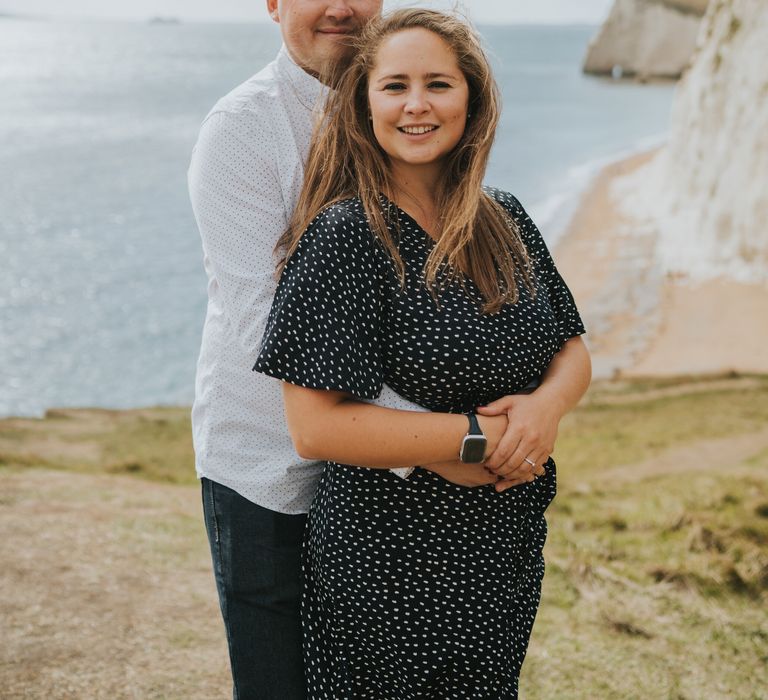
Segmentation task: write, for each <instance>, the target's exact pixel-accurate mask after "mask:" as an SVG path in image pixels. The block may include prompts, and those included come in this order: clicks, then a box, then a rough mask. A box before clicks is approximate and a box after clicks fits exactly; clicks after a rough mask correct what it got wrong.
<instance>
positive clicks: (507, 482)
mask: <svg viewBox="0 0 768 700" xmlns="http://www.w3.org/2000/svg"><path fill="white" fill-rule="evenodd" d="M527 483H528V481H527V480H526V479H502V480H501V481H497V482H496V483H495V484H494V488H495V489H496V493H504V491H507V490H508V489H513V488H515V487H516V486H522V485H523V484H527Z"/></svg>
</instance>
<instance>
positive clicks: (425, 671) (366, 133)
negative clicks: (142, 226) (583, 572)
mask: <svg viewBox="0 0 768 700" xmlns="http://www.w3.org/2000/svg"><path fill="white" fill-rule="evenodd" d="M498 112H499V108H498V99H497V93H496V88H495V85H494V83H493V79H492V77H491V74H490V70H489V66H488V63H487V60H486V58H485V56H484V54H483V52H482V49H481V48H480V45H479V43H478V41H477V38H476V37H475V36H474V34H473V33H472V32H471V30H470V29H469V28H468V27H467V26H466V25H465V24H464V23H462V22H461V21H459V20H457V19H455V18H453V17H451V16H449V15H445V14H442V13H438V12H433V11H429V10H400V11H397V12H394V13H392V14H390V15H389V16H388V17H386V18H384V19H382V20H378V21H376V22H374V23H373V24H372V25H371V26H370V27H369V28H368V29H367V31H366V32H365V33H364V35H363V36H362V37H361V39H360V46H359V54H358V56H357V59H356V60H355V62H354V64H353V66H352V67H351V68H350V69H349V71H348V72H347V73H345V75H344V76H343V77H342V78H341V81H340V82H339V84H338V89H337V91H336V92H335V93H334V94H333V95H332V96H331V97H330V100H329V104H328V107H327V111H326V117H327V118H326V120H325V121H324V123H323V124H322V125H321V126H320V127H319V128H318V133H317V134H316V137H315V141H314V145H313V149H312V152H311V155H310V158H309V162H308V164H307V170H306V179H305V189H304V194H303V196H302V199H301V201H300V203H299V206H298V209H297V212H296V215H295V217H294V220H293V222H292V224H291V227H290V229H289V231H288V232H287V233H286V235H285V236H284V238H283V240H282V244H283V246H284V250H285V252H286V262H285V263H284V268H283V270H282V277H281V280H280V284H279V288H278V291H277V294H276V296H275V302H274V305H273V308H272V313H271V315H270V319H269V322H268V325H267V331H266V334H265V337H264V343H263V347H262V351H261V354H260V356H259V358H258V361H257V363H256V367H255V369H257V370H258V371H261V372H264V373H266V374H269V375H271V376H274V377H278V378H280V379H282V380H284V382H285V383H284V385H283V386H284V394H285V404H286V417H287V420H288V426H289V429H290V431H291V435H292V437H293V440H294V443H295V445H296V447H297V449H298V451H299V453H300V454H302V455H303V456H305V457H309V458H314V459H323V460H327V464H326V468H325V470H324V473H323V477H322V479H321V482H320V485H319V487H318V491H317V495H316V497H315V500H314V503H313V506H312V509H311V511H310V515H309V521H308V530H307V535H306V539H305V557H304V575H305V594H304V600H303V610H302V615H303V624H304V630H305V661H306V670H307V681H308V686H309V697H310V698H330V699H333V700H339V699H342V698H377V699H378V700H404V699H406V698H435V699H438V698H439V699H441V700H442V699H444V698H451V697H457V698H458V697H465V698H473V699H475V700H477V699H480V698H485V699H487V700H491V699H492V700H501V699H508V698H516V697H517V686H518V676H519V672H520V667H521V664H522V662H523V658H524V656H525V652H526V648H527V644H528V639H529V637H530V632H531V628H532V625H533V620H534V617H535V614H536V609H537V607H538V602H539V594H540V586H541V579H542V576H543V559H542V547H543V544H544V539H545V536H546V523H545V520H544V511H545V509H546V508H547V506H548V504H549V502H550V501H551V499H552V498H553V496H554V493H555V465H554V462H553V461H552V460H551V458H550V457H549V452H550V451H551V449H552V446H551V444H548V442H547V440H531V439H529V438H528V437H526V438H525V439H520V440H519V442H517V443H516V444H514V445H512V446H511V449H506V450H505V449H502V447H501V446H500V444H499V443H500V441H501V440H502V435H503V434H504V430H505V428H506V418H505V416H504V415H492V414H499V413H502V414H503V413H505V411H504V410H501V409H506V413H507V415H508V416H509V421H510V423H511V422H512V421H513V420H514V421H522V422H525V418H522V419H521V418H519V416H518V413H520V412H523V413H525V410H524V409H525V408H526V406H527V407H530V408H531V410H532V412H533V413H536V415H539V416H541V415H544V414H547V412H549V413H548V414H547V415H556V416H557V418H556V419H554V420H553V421H552V423H553V424H554V428H552V429H550V428H547V429H542V432H543V433H547V434H548V435H549V437H550V438H551V440H550V442H551V441H553V440H554V434H553V433H554V432H555V431H556V424H557V421H558V420H559V418H560V417H561V416H562V414H563V413H565V411H566V410H568V409H570V408H571V407H572V406H573V405H575V403H576V402H577V401H578V399H579V398H580V396H581V395H582V394H583V392H584V391H585V390H586V386H587V384H588V381H589V360H588V356H587V354H586V351H585V349H584V346H583V343H582V342H581V339H580V338H579V337H578V336H579V335H580V334H581V333H583V326H582V323H581V320H580V318H579V315H578V312H577V310H576V308H575V306H574V304H573V299H572V297H571V295H570V293H569V291H568V289H567V287H566V286H565V284H564V283H563V281H562V279H561V278H560V276H559V275H558V273H557V271H556V269H555V267H554V264H553V262H552V259H551V257H550V255H549V253H548V251H547V249H546V246H545V244H544V242H543V240H542V238H541V236H540V234H539V233H538V231H537V229H536V227H535V226H534V225H533V223H532V222H531V220H530V219H529V218H528V217H527V215H526V214H525V212H524V211H523V209H522V208H521V207H520V205H519V203H518V202H517V200H516V199H515V198H514V197H512V196H511V195H509V194H506V193H503V192H499V191H495V190H483V189H482V179H483V175H484V173H485V167H486V163H487V160H488V155H489V152H490V148H491V144H492V141H493V136H494V131H495V128H496V123H497V121H498ZM542 373H544V379H545V381H544V382H543V383H542V386H541V387H540V388H539V389H538V390H537V391H536V392H534V394H533V395H532V396H531V397H513V398H512V399H510V400H509V401H508V402H507V404H505V405H504V406H502V407H499V405H498V404H496V405H492V407H491V409H490V410H486V411H485V413H486V415H485V416H481V418H480V427H481V428H482V429H483V430H484V431H485V433H486V440H487V448H486V450H485V458H486V459H485V464H486V465H487V466H488V467H489V469H491V471H493V473H494V479H496V478H499V479H504V480H505V481H504V482H503V485H502V486H498V487H497V488H494V487H493V486H479V487H477V488H465V487H463V486H460V485H458V484H457V483H452V482H451V481H448V480H446V479H443V478H441V477H440V476H439V475H438V473H436V472H439V473H443V474H444V475H447V476H448V478H452V477H451V475H454V476H455V477H456V478H455V479H454V480H455V481H458V482H461V478H460V474H461V471H460V470H461V469H462V467H464V466H466V467H467V468H468V469H469V466H468V465H461V464H458V463H456V455H457V454H459V453H460V452H461V456H462V459H463V461H464V462H468V463H471V462H476V461H478V460H483V458H484V455H483V449H482V448H483V438H482V437H481V436H479V435H469V437H468V439H466V440H465V436H467V434H468V433H473V432H475V426H474V423H473V420H474V417H473V412H474V411H475V410H476V408H477V407H482V406H484V405H486V404H488V403H489V402H493V401H495V400H497V399H498V398H499V397H500V396H505V395H509V394H514V393H515V392H518V391H520V390H521V389H522V388H524V387H525V386H526V385H527V384H528V383H529V382H530V381H531V379H532V378H535V377H537V376H539V375H541V374H542ZM555 375H556V376H557V381H555V380H554V379H552V377H553V376H555ZM383 383H386V384H387V385H389V386H390V387H391V388H392V389H394V390H395V391H397V392H398V393H400V394H401V395H402V396H404V397H405V398H407V399H409V400H411V401H413V402H415V403H418V404H421V405H423V406H425V407H427V408H429V409H430V410H431V411H433V413H427V414H415V413H409V412H405V411H394V410H389V409H384V408H379V407H376V406H372V405H369V404H366V403H364V401H366V400H370V399H374V398H375V397H376V396H377V395H378V394H379V392H380V391H381V388H382V385H383ZM518 399H519V401H518ZM526 401H527V402H528V403H526ZM545 404H546V408H542V406H543V405H545ZM534 408H535V410H534ZM478 410H480V409H478ZM537 411H538V413H537ZM480 412H481V413H482V410H480ZM448 414H450V415H448ZM462 414H467V415H462ZM544 422H545V423H547V421H544ZM547 425H549V423H547ZM478 446H479V448H480V451H479V453H477V450H476V449H475V450H474V452H475V454H473V448H478ZM430 463H440V464H437V465H434V466H430V468H429V469H416V470H415V472H414V473H413V474H412V475H411V476H410V477H409V478H408V479H406V480H403V479H399V478H398V477H396V476H394V475H393V474H392V473H391V472H390V471H388V468H393V467H408V466H415V465H430ZM350 465H356V466H350ZM361 466H362V467H369V468H368V469H361V468H359V467H361ZM430 469H432V470H433V471H431V470H430ZM537 474H538V475H540V476H539V477H538V478H536V479H535V480H534V476H535V475H537ZM489 481H490V480H489ZM517 484H521V485H517ZM509 486H516V487H515V488H508V487H509Z"/></svg>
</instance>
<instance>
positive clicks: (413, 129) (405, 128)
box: [399, 126, 437, 135]
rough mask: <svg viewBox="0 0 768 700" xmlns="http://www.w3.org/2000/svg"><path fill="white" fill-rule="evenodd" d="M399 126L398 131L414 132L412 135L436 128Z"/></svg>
mask: <svg viewBox="0 0 768 700" xmlns="http://www.w3.org/2000/svg"><path fill="white" fill-rule="evenodd" d="M399 128H400V131H402V132H404V133H406V134H414V135H419V134H426V133H429V132H430V131H434V130H435V129H437V127H436V126H401V127H399Z"/></svg>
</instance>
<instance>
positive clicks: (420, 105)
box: [405, 90, 429, 114]
mask: <svg viewBox="0 0 768 700" xmlns="http://www.w3.org/2000/svg"><path fill="white" fill-rule="evenodd" d="M405 111H406V112H408V113H409V114H423V113H424V112H428V111H429V101H428V100H427V96H426V95H425V94H424V91H423V90H411V92H410V93H409V94H408V99H407V100H406V103H405Z"/></svg>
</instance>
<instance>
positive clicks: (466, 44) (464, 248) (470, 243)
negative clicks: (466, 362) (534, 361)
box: [277, 9, 533, 313]
mask: <svg viewBox="0 0 768 700" xmlns="http://www.w3.org/2000/svg"><path fill="white" fill-rule="evenodd" d="M414 28H421V29H426V30H428V31H430V32H433V33H434V34H436V35H438V36H439V37H441V38H442V39H443V40H444V41H445V42H446V43H447V44H448V45H449V46H450V47H451V49H452V50H453V52H454V54H455V56H456V58H457V61H458V65H459V68H460V70H461V72H462V73H463V74H464V77H465V79H466V81H467V84H468V86H469V106H468V115H469V118H468V120H467V125H466V128H465V130H464V134H463V136H462V137H461V139H460V141H459V143H458V144H457V145H456V146H455V147H454V149H453V150H452V151H451V152H450V153H449V154H447V156H446V162H445V166H444V168H442V171H441V173H442V174H441V179H440V182H439V183H438V187H437V192H436V204H437V211H438V212H439V213H440V218H439V221H438V226H439V237H438V240H437V242H436V244H435V246H434V248H433V250H432V252H431V254H430V255H429V258H428V259H427V262H426V264H425V266H424V282H425V284H426V286H427V288H428V289H430V291H431V292H432V293H433V294H434V295H436V294H437V290H439V289H440V288H441V287H442V286H443V285H445V284H447V283H449V282H450V281H451V280H453V279H458V280H459V281H460V282H461V283H462V284H463V283H464V282H465V281H466V278H467V277H468V278H470V279H471V280H472V281H473V282H474V283H475V284H476V285H477V287H478V289H479V291H480V293H481V295H482V297H483V302H484V303H483V312H484V313H495V312H497V311H498V310H499V309H500V308H501V307H502V306H503V305H504V304H507V303H515V302H516V301H517V300H518V298H519V289H518V281H519V280H521V281H522V282H523V284H524V285H525V286H526V287H527V288H528V289H529V290H531V291H532V290H533V283H532V279H531V271H530V270H531V268H530V264H529V258H528V255H527V252H526V249H525V247H524V245H523V243H522V241H521V240H520V236H519V232H518V229H517V226H516V225H515V223H514V221H513V220H512V218H511V217H510V216H509V214H508V213H507V212H506V210H505V209H504V208H503V207H502V206H501V205H500V204H498V202H496V200H495V199H493V197H491V196H489V195H488V194H487V193H485V192H484V191H483V189H482V185H483V177H484V176H485V170H486V166H487V163H488V157H489V155H490V152H491V146H492V145H493V140H494V135H495V131H496V125H497V123H498V120H499V113H500V100H499V93H498V88H497V87H496V83H495V81H494V79H493V76H492V74H491V69H490V66H489V64H488V60H487V58H486V56H485V53H484V52H483V49H482V47H481V45H480V41H479V39H478V37H477V36H476V34H475V33H474V32H473V30H472V29H471V27H470V26H469V25H467V24H466V23H465V22H464V21H462V20H460V19H458V18H456V17H453V16H451V15H448V14H445V13H442V12H436V11H433V10H427V9H404V10H397V11H394V12H392V13H390V14H388V15H387V16H385V17H382V18H379V19H375V20H373V21H372V22H370V23H369V24H368V25H367V26H366V28H365V29H364V30H363V32H362V33H361V35H360V37H359V39H358V40H357V42H356V47H355V48H356V54H355V58H354V59H353V61H352V64H351V65H350V66H349V67H348V68H347V69H346V70H345V72H344V73H343V74H342V75H341V76H340V77H339V78H338V80H336V81H334V83H333V84H334V87H335V91H334V92H333V93H332V94H331V96H330V97H329V100H328V103H327V105H326V109H325V115H324V118H323V120H322V121H321V122H320V123H318V126H317V127H316V130H315V134H314V137H313V145H312V148H311V150H310V154H309V159H308V162H307V166H306V170H305V175H304V186H303V190H302V194H301V196H300V198H299V202H298V205H297V207H296V210H295V211H294V214H293V217H292V219H291V222H290V224H289V228H288V230H287V231H286V232H285V233H284V234H283V235H282V237H281V238H280V240H279V241H278V244H277V249H278V250H279V251H280V252H282V253H283V255H284V258H283V262H282V263H281V269H282V266H283V265H284V264H285V261H286V260H287V259H288V258H289V257H290V256H291V255H292V254H293V252H294V251H295V250H296V248H297V246H298V244H299V240H300V238H301V236H302V234H303V232H304V231H305V230H306V229H307V227H308V226H309V224H310V222H311V221H312V220H313V219H314V218H315V217H316V216H317V214H319V213H320V211H322V210H323V209H325V208H326V207H328V206H330V205H331V204H334V203H336V202H338V201H340V200H344V199H348V198H350V197H355V196H357V197H359V198H360V200H361V201H362V204H363V207H364V208H365V213H366V215H367V217H368V221H369V222H370V224H371V227H372V229H373V231H374V233H375V234H376V236H377V237H378V238H379V239H380V241H381V243H382V244H383V246H384V248H385V249H386V250H387V251H388V253H389V255H390V256H391V258H392V261H393V263H394V265H395V268H396V271H397V273H398V276H399V277H400V280H401V284H402V283H404V280H405V266H404V264H403V260H402V258H401V256H400V254H399V252H398V247H397V242H396V240H395V238H394V237H393V234H392V229H393V228H394V229H395V231H397V223H396V214H394V212H392V211H388V210H385V209H383V208H382V201H381V199H380V195H381V194H385V195H387V196H389V195H390V194H391V193H392V192H393V191H395V188H394V183H393V181H392V174H391V168H390V165H389V156H388V155H387V154H386V153H385V152H384V151H383V150H382V148H381V147H380V146H379V144H378V142H377V140H376V137H375V136H374V133H373V126H372V124H371V121H370V120H369V118H368V114H369V106H368V77H369V75H370V73H371V71H372V70H373V68H374V66H375V63H376V57H377V55H378V52H379V47H380V46H381V44H382V42H383V41H384V40H385V39H386V38H387V37H388V36H391V35H392V34H395V33H397V32H400V31H404V30H406V29H414ZM387 209H389V208H387Z"/></svg>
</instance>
